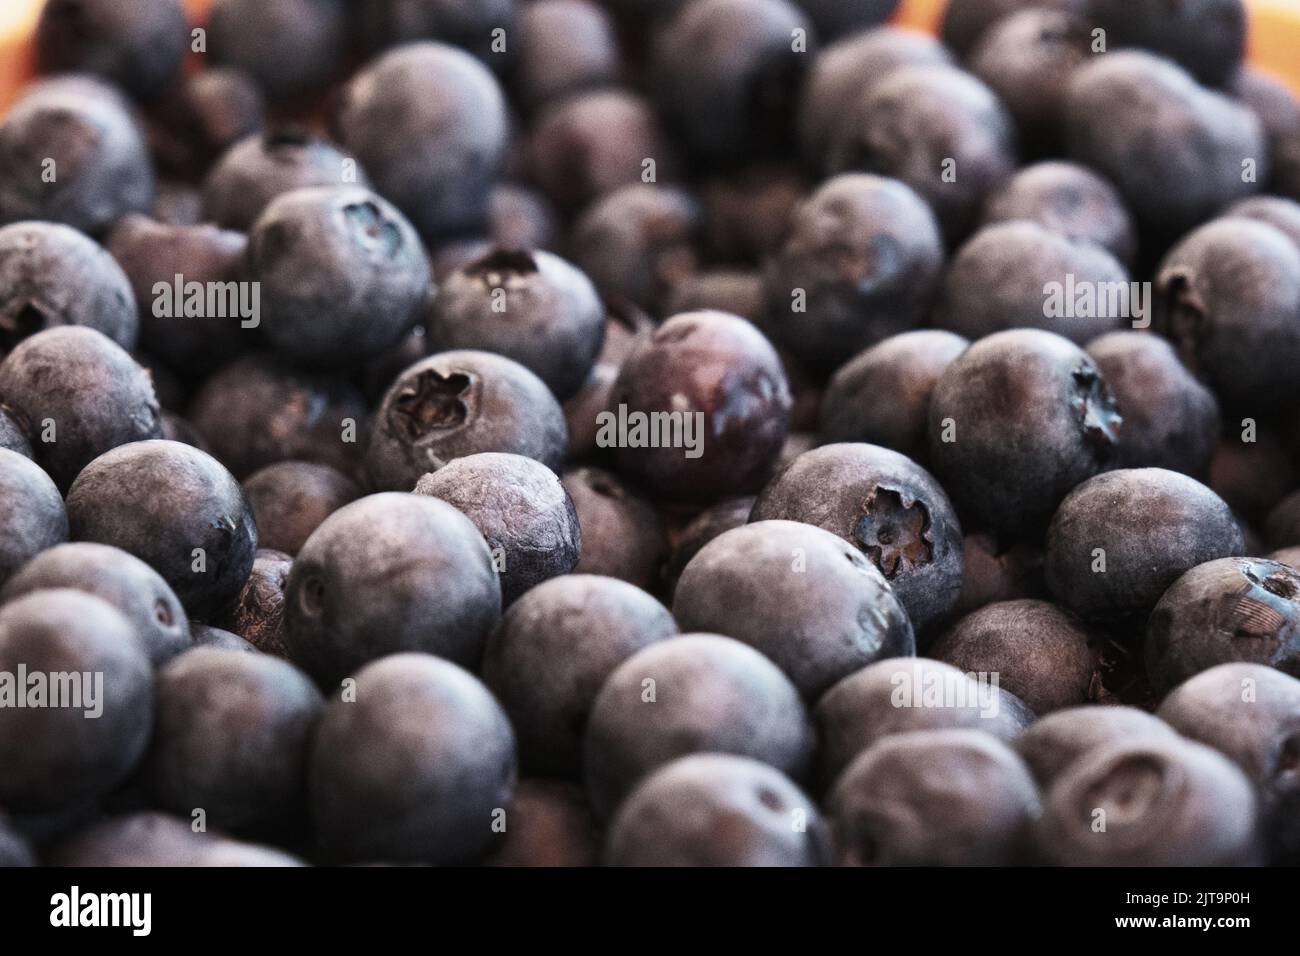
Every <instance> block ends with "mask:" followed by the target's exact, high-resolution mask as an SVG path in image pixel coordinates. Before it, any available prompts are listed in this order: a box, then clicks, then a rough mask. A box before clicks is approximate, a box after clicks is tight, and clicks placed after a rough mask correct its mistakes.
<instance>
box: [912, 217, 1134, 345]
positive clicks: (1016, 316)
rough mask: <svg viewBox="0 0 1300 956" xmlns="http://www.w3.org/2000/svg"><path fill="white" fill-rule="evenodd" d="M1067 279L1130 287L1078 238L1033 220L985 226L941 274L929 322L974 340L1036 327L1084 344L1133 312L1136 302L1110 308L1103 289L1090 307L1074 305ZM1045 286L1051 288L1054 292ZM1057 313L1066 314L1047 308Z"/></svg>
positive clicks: (1109, 260)
mask: <svg viewBox="0 0 1300 956" xmlns="http://www.w3.org/2000/svg"><path fill="white" fill-rule="evenodd" d="M1070 277H1073V278H1072V279H1071V278H1070ZM1071 282H1073V283H1077V286H1074V287H1073V288H1078V289H1083V288H1085V287H1091V288H1093V289H1097V290H1104V289H1107V288H1109V287H1111V286H1123V287H1124V288H1125V289H1127V288H1128V282H1129V275H1128V270H1127V269H1125V268H1124V266H1123V265H1121V264H1120V263H1119V261H1118V260H1116V259H1115V257H1114V256H1112V255H1111V254H1110V253H1109V252H1107V251H1106V250H1105V249H1102V248H1100V247H1099V246H1095V245H1093V244H1092V243H1089V242H1075V241H1074V240H1072V239H1068V238H1066V237H1065V236H1062V235H1059V234H1057V233H1054V232H1051V231H1049V230H1048V229H1047V228H1045V227H1044V226H1040V225H1039V224H1037V223H1034V222H1005V223H998V224H995V225H991V226H985V227H984V228H983V229H981V230H980V231H979V232H977V233H975V235H973V236H972V237H971V238H970V240H969V241H968V242H967V243H966V244H965V245H963V246H962V247H961V248H960V249H959V250H958V251H957V254H956V255H955V256H954V257H953V260H952V264H951V265H950V266H949V268H948V272H947V273H946V274H945V275H944V278H943V285H942V293H941V295H940V299H939V303H938V306H937V310H936V315H935V317H934V324H935V325H937V326H938V327H939V328H942V329H948V330H949V331H951V332H956V333H957V334H958V335H962V336H965V337H966V338H968V339H971V340H974V339H979V338H983V337H984V336H986V335H992V334H993V333H994V332H1002V331H1005V330H1007V329H1016V328H1034V329H1045V330H1047V331H1048V332H1055V333H1056V334H1057V335H1061V336H1064V337H1065V338H1067V339H1069V340H1070V341H1071V342H1074V343H1075V344H1076V345H1083V344H1084V343H1086V342H1088V341H1090V340H1091V339H1094V338H1096V337H1097V336H1098V335H1102V334H1103V333H1106V332H1110V331H1113V330H1115V329H1117V328H1121V327H1124V326H1127V325H1128V324H1129V323H1130V322H1131V321H1133V320H1134V316H1133V315H1129V314H1126V313H1127V312H1134V311H1135V309H1134V307H1133V304H1130V305H1129V307H1128V309H1127V310H1126V309H1124V308H1123V307H1122V305H1123V304H1122V303H1118V302H1117V303H1115V304H1116V305H1119V306H1121V307H1120V308H1115V309H1112V308H1111V307H1110V303H1108V302H1107V301H1106V299H1107V296H1106V295H1105V294H1104V293H1103V292H1101V291H1098V292H1097V293H1096V296H1095V298H1096V299H1097V300H1098V301H1096V303H1095V306H1094V307H1093V308H1089V307H1088V306H1087V305H1086V304H1085V305H1084V306H1083V307H1082V308H1080V307H1078V305H1077V302H1076V301H1075V300H1072V299H1071V295H1070V292H1069V290H1070V289H1071V288H1072V286H1071V285H1070V283H1071ZM1049 289H1055V290H1056V294H1055V296H1053V295H1050V294H1049V293H1048V290H1049ZM1076 299H1077V293H1076ZM1054 311H1056V312H1063V313H1064V314H1063V315H1051V314H1048V313H1050V312H1054ZM1088 312H1093V313H1096V314H1094V315H1088V314H1087V313H1088Z"/></svg>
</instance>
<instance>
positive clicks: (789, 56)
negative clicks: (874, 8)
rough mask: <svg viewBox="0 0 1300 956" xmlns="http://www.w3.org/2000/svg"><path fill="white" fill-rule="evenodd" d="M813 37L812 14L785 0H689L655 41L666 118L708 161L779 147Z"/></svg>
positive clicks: (656, 77) (655, 75)
mask: <svg viewBox="0 0 1300 956" xmlns="http://www.w3.org/2000/svg"><path fill="white" fill-rule="evenodd" d="M797 31H798V32H800V35H801V36H802V38H803V40H804V43H803V44H802V45H798V44H796V32H797ZM814 44H815V36H814V32H813V30H812V29H811V24H810V23H809V22H808V19H807V18H806V17H805V16H804V14H803V12H802V11H801V10H799V8H798V7H795V6H794V5H792V4H790V3H787V2H786V0H699V2H697V3H689V4H687V5H686V6H685V7H683V8H682V9H681V10H680V11H679V12H677V13H676V14H675V15H674V16H673V17H672V18H671V19H670V20H669V21H668V22H667V23H666V24H665V25H664V28H663V30H662V32H661V33H660V34H659V35H658V36H657V38H656V42H655V46H654V55H653V62H652V66H651V73H652V82H653V85H654V90H655V96H656V99H657V101H658V103H659V108H660V109H661V110H662V111H663V114H664V119H665V120H666V121H667V122H668V124H669V126H670V127H672V128H673V129H674V130H675V131H676V133H677V134H678V136H679V137H680V138H681V141H682V143H683V145H684V146H685V147H686V148H687V150H688V151H689V152H690V153H692V154H694V155H695V156H696V157H698V158H699V159H700V160H701V161H702V162H704V163H707V164H714V165H724V166H725V165H730V164H734V163H736V162H738V161H741V160H748V159H752V158H753V157H755V156H761V155H765V154H771V153H775V152H778V151H780V150H781V149H782V148H783V147H785V145H786V143H787V141H788V140H789V138H790V135H791V133H792V132H793V128H794V117H795V113H796V109H797V104H798V90H799V84H800V82H801V80H802V78H803V76H804V73H805V72H806V70H807V68H808V63H809V61H810V60H811V59H812V56H811V53H812V48H813V46H814Z"/></svg>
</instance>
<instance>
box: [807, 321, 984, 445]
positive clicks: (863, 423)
mask: <svg viewBox="0 0 1300 956" xmlns="http://www.w3.org/2000/svg"><path fill="white" fill-rule="evenodd" d="M968 345H970V343H969V342H968V341H966V339H964V338H962V337H961V336H960V335H956V334H954V333H952V332H945V331H943V330H941V329H922V330H919V331H916V332H903V333H900V334H899V335H891V336H890V337H889V338H887V339H882V340H881V341H880V342H877V343H876V344H875V345H873V346H871V347H870V348H868V349H865V350H864V351H862V352H860V353H859V354H858V355H857V356H855V357H854V358H853V359H851V360H850V361H848V362H846V363H845V364H844V365H842V366H841V367H840V369H839V371H837V372H836V373H835V375H834V377H833V378H832V379H831V380H830V384H829V385H828V386H827V387H826V393H825V396H824V397H823V399H822V407H821V419H820V425H821V434H820V437H821V440H822V441H823V442H825V443H827V444H830V443H832V442H867V443H869V444H873V445H883V446H884V447H886V448H892V449H894V450H895V451H897V452H900V453H902V454H904V455H907V456H908V457H909V458H911V459H913V460H914V461H920V462H924V461H925V460H927V459H928V458H929V454H930V443H929V412H930V396H931V395H932V394H933V393H934V386H935V383H937V382H938V381H939V376H940V375H942V374H943V371H944V369H946V368H947V367H948V366H949V365H950V364H951V363H952V361H953V359H955V358H957V356H959V355H961V353H962V352H964V351H966V347H967V346H968ZM881 395H888V396H889V397H890V400H889V401H887V402H882V401H879V396H881Z"/></svg>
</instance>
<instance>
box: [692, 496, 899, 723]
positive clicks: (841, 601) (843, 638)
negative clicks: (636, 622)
mask: <svg viewBox="0 0 1300 956" xmlns="http://www.w3.org/2000/svg"><path fill="white" fill-rule="evenodd" d="M738 607H744V608H747V609H748V613H746V614H744V615H737V614H736V613H735V609H736V608H738ZM673 615H674V616H675V617H676V618H677V621H678V623H679V624H680V625H681V627H682V628H683V629H684V630H709V631H713V632H716V633H720V634H727V635H728V636H730V637H734V638H737V639H738V640H741V641H743V642H745V643H746V644H749V645H750V646H751V647H754V648H757V649H758V650H760V651H762V652H763V653H764V654H766V655H767V656H768V657H769V658H771V659H772V660H773V661H774V662H776V664H777V666H779V667H780V668H781V669H782V670H783V671H784V672H785V673H786V675H787V676H788V677H789V678H790V680H791V681H793V683H794V685H795V687H797V688H798V689H799V692H800V693H801V694H803V695H804V697H805V698H808V699H810V700H815V699H816V698H817V697H818V696H819V695H820V694H821V693H822V692H823V691H825V690H826V688H828V687H830V686H831V685H832V684H834V683H835V682H836V681H838V680H840V679H841V678H843V677H845V676H847V675H849V674H851V673H853V672H854V671H856V670H858V669H859V668H861V667H864V666H866V665H867V664H870V663H872V662H874V661H877V660H880V659H881V658H886V657H897V656H900V655H907V654H912V653H914V652H915V649H916V642H915V638H914V636H913V633H912V623H911V621H909V620H908V616H907V612H906V611H905V610H904V609H903V605H902V604H901V603H900V600H899V598H898V597H897V596H896V595H895V594H894V592H893V589H892V588H891V587H890V586H889V583H888V582H887V581H886V580H885V578H884V576H883V575H882V574H881V573H880V571H878V570H877V569H876V568H875V567H874V566H873V565H872V564H871V562H870V561H868V559H867V558H865V557H864V556H863V555H862V553H861V552H859V551H858V550H856V549H855V548H854V547H853V546H852V545H850V544H848V543H846V542H845V541H843V540H841V539H840V538H839V537H837V536H836V535H834V534H831V533H830V532H828V531H823V530H822V529H821V528H817V527H813V526H812V525H805V524H802V523H800V522H796V521H757V522H755V523H753V524H748V525H745V526H744V527H741V528H736V529H734V530H732V531H728V532H726V533H724V534H722V535H719V536H718V537H717V538H715V539H713V540H712V541H711V542H709V543H708V544H707V545H705V546H704V547H703V548H702V549H701V550H700V552H699V554H697V555H696V556H695V557H694V558H692V559H691V562H690V564H688V565H687V566H686V570H684V571H683V572H682V576H681V579H680V580H679V581H678V583H677V591H676V593H675V594H674V596H673Z"/></svg>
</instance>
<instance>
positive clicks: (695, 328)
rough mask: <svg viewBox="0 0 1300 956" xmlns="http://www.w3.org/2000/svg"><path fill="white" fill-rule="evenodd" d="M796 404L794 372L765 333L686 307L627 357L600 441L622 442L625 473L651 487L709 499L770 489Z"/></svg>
mask: <svg viewBox="0 0 1300 956" xmlns="http://www.w3.org/2000/svg"><path fill="white" fill-rule="evenodd" d="M790 408H791V399H790V387H789V384H788V383H787V381H786V377H785V371H784V370H783V369H782V367H781V362H780V359H779V358H778V357H777V354H776V351H775V350H774V349H773V348H772V346H771V344H770V343H768V341H767V339H765V338H763V335H762V333H760V332H759V331H758V330H757V329H755V328H754V327H753V326H752V325H751V324H750V323H748V322H746V321H744V320H743V319H741V318H738V317H737V316H734V315H728V314H726V313H724V312H687V313H684V314H682V315H677V316H674V317H673V318H671V319H669V320H668V321H667V322H665V323H664V324H663V325H661V326H660V327H659V328H658V329H657V330H656V331H655V333H654V335H653V336H652V337H651V339H650V342H649V343H648V344H647V345H646V346H645V347H643V348H641V349H639V350H638V351H637V352H636V353H634V354H633V355H632V356H631V357H630V358H629V359H628V360H627V361H626V362H625V363H624V365H623V368H622V369H621V370H620V372H619V375H618V379H617V380H616V381H615V382H614V388H613V391H612V392H611V395H610V410H611V411H610V414H609V416H608V419H609V422H608V423H609V427H608V429H606V430H607V431H608V433H609V434H608V435H606V436H603V437H602V436H601V435H600V434H598V435H597V444H602V443H603V444H606V445H608V444H613V445H614V446H615V452H614V455H615V460H616V462H617V463H618V467H619V469H620V470H621V471H622V472H623V473H624V474H626V475H627V476H628V477H630V478H633V479H635V480H637V481H640V482H642V483H643V484H645V485H646V486H647V488H649V489H650V490H651V491H653V492H655V493H657V494H659V495H661V496H663V497H666V498H669V499H672V500H676V501H683V502H695V503H704V504H707V503H709V502H712V501H716V500H718V499H720V498H723V497H726V496H728V495H736V494H744V493H746V492H753V491H757V490H758V488H759V487H761V486H762V484H763V482H765V481H766V480H767V478H768V476H769V475H770V474H771V471H772V468H773V466H774V464H775V462H776V456H777V455H778V454H779V452H780V450H781V445H782V444H783V443H784V441H785V437H786V432H787V428H788V427H789V421H790ZM624 411H626V413H627V427H626V429H624V427H623V426H622V424H621V422H620V421H619V419H621V417H622V415H623V412H624ZM673 412H676V413H678V414H676V415H671V414H670V415H667V416H665V415H663V413H673ZM656 416H658V417H656ZM662 421H667V422H669V424H670V425H671V424H672V423H674V421H675V423H676V425H678V426H680V428H679V429H678V431H679V434H673V432H672V430H671V428H670V430H669V433H668V434H667V435H665V434H664V433H663V432H664V429H662V428H660V427H658V426H659V423H661V422H662ZM638 423H639V424H640V429H639V431H640V434H639V435H638V430H637V425H638ZM621 432H625V433H624V434H620V433H621ZM610 439H613V440H612V441H611V440H610ZM665 439H666V440H665ZM652 443H653V445H652Z"/></svg>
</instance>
